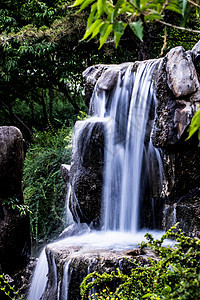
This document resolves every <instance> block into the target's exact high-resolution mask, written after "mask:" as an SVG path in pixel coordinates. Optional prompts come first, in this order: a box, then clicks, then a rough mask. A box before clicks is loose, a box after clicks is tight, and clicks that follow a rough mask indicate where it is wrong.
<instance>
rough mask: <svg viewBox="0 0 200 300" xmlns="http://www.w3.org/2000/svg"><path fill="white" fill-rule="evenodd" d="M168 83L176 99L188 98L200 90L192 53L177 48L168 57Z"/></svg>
mask: <svg viewBox="0 0 200 300" xmlns="http://www.w3.org/2000/svg"><path fill="white" fill-rule="evenodd" d="M166 61H167V62H166V72H167V83H168V86H169V88H170V89H171V90H172V92H173V94H174V96H175V97H176V98H178V97H183V96H187V95H189V94H192V93H194V92H196V90H197V89H198V88H199V81H198V78H197V72H196V69H195V66H194V64H193V62H192V57H191V53H190V52H185V50H184V48H183V47H176V48H173V49H171V50H170V51H169V53H168V54H167V55H166Z"/></svg>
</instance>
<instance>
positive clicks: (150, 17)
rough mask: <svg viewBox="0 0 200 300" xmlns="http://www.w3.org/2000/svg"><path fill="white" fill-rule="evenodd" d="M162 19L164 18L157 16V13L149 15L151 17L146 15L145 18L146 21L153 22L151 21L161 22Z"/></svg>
mask: <svg viewBox="0 0 200 300" xmlns="http://www.w3.org/2000/svg"><path fill="white" fill-rule="evenodd" d="M161 19H162V16H161V15H160V14H156V13H152V14H149V15H146V16H145V17H144V20H145V21H146V20H151V21H154V20H161Z"/></svg>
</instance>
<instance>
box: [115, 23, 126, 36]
mask: <svg viewBox="0 0 200 300" xmlns="http://www.w3.org/2000/svg"><path fill="white" fill-rule="evenodd" d="M113 31H114V32H118V33H121V34H123V32H124V26H123V22H122V21H119V22H115V23H114V24H113Z"/></svg>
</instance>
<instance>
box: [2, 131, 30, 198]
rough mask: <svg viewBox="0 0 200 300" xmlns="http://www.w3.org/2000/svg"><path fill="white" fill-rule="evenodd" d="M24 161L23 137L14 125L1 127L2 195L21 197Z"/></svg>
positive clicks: (4, 196)
mask: <svg viewBox="0 0 200 300" xmlns="http://www.w3.org/2000/svg"><path fill="white" fill-rule="evenodd" d="M23 163H24V150H23V137H22V134H21V132H20V130H19V129H18V128H16V127H14V126H2V127H0V197H1V198H6V197H9V196H11V195H16V196H18V197H19V199H21V195H22V173H23Z"/></svg>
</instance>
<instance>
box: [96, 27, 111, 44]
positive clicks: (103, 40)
mask: <svg viewBox="0 0 200 300" xmlns="http://www.w3.org/2000/svg"><path fill="white" fill-rule="evenodd" d="M112 30H113V25H112V24H110V25H108V27H107V29H106V31H105V33H104V34H103V35H102V36H101V37H100V46H99V49H100V48H101V47H102V46H103V44H104V43H105V41H106V40H107V38H108V36H109V34H110V33H111V32H112Z"/></svg>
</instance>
